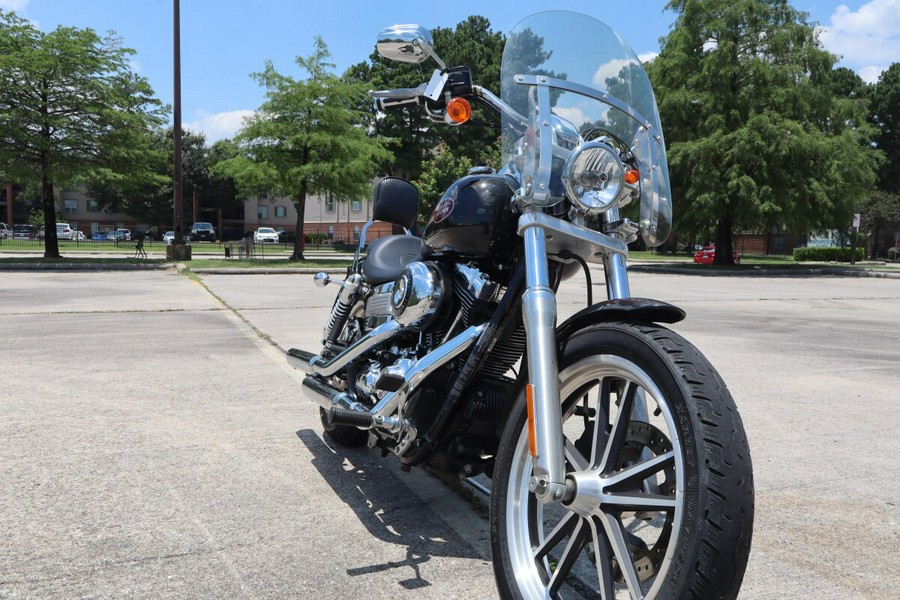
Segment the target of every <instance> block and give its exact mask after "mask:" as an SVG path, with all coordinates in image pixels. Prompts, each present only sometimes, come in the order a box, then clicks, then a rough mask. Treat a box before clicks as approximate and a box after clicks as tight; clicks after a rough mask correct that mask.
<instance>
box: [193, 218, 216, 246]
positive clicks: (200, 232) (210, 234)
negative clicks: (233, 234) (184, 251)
mask: <svg viewBox="0 0 900 600" xmlns="http://www.w3.org/2000/svg"><path fill="white" fill-rule="evenodd" d="M191 241H194V242H199V241H207V242H214V241H216V230H215V228H214V227H213V226H212V223H203V222H197V223H194V224H193V225H191Z"/></svg>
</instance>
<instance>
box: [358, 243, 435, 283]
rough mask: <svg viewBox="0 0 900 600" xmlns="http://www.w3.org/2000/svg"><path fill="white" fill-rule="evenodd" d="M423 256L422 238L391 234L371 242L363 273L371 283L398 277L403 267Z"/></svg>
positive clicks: (385, 281)
mask: <svg viewBox="0 0 900 600" xmlns="http://www.w3.org/2000/svg"><path fill="white" fill-rule="evenodd" d="M421 257H422V240H421V239H419V238H417V237H414V236H411V235H389V236H387V237H383V238H379V239H377V240H375V241H374V242H372V243H371V244H369V250H368V254H367V255H366V260H365V261H364V262H363V265H362V274H363V277H364V278H365V280H366V282H367V283H369V284H371V285H378V284H381V283H387V282H388V281H393V280H395V279H397V276H399V275H400V271H402V270H403V267H405V266H406V265H408V264H409V263H411V262H415V261H417V260H420V259H421Z"/></svg>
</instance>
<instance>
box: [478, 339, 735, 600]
mask: <svg viewBox="0 0 900 600" xmlns="http://www.w3.org/2000/svg"><path fill="white" fill-rule="evenodd" d="M558 363H559V372H560V398H561V401H562V411H563V432H564V435H565V441H566V451H565V455H566V470H567V477H568V479H569V480H570V481H572V482H573V483H574V484H575V486H576V489H577V491H576V493H575V495H574V497H573V498H571V499H570V500H569V501H568V502H567V503H566V504H565V505H558V504H557V505H544V504H541V503H540V502H539V501H538V500H537V499H536V498H535V497H534V495H533V494H531V493H530V492H529V490H528V484H529V479H530V477H531V471H532V458H531V455H530V453H529V451H528V433H527V430H526V416H527V415H526V414H525V413H526V410H525V401H524V398H520V399H519V401H518V402H517V404H516V407H515V408H514V409H513V411H512V414H511V415H510V418H509V420H508V421H507V424H506V427H505V429H504V433H503V436H502V439H501V442H500V447H499V449H498V453H497V461H496V465H495V468H494V480H493V491H492V496H491V533H492V535H491V543H492V546H491V550H492V555H493V564H494V574H495V577H496V579H497V585H498V589H499V591H500V595H501V597H503V598H522V599H532V598H570V597H577V598H602V599H604V600H612V599H618V598H646V599H653V600H662V599H681V598H685V599H688V598H690V599H697V600H707V599H712V598H734V597H736V596H737V593H738V591H739V589H740V584H741V580H742V579H743V575H744V569H745V567H746V564H747V558H748V555H749V552H750V539H751V531H752V524H753V478H752V470H751V463H750V453H749V449H748V445H747V439H746V435H745V434H744V430H743V426H742V424H741V419H740V416H739V415H738V413H737V410H736V408H735V405H734V401H733V400H732V398H731V395H730V394H729V392H728V390H727V388H726V387H725V384H724V383H723V382H722V380H721V378H720V377H719V375H718V373H717V372H716V371H715V369H714V368H713V367H712V365H710V364H709V362H708V361H707V360H706V358H705V357H704V356H703V355H702V354H701V353H700V352H699V351H698V350H697V349H696V348H694V347H693V346H691V345H690V344H689V343H688V342H687V341H685V340H684V339H683V338H681V337H680V336H678V335H677V334H675V333H673V332H671V331H669V330H667V329H665V328H663V327H660V326H657V325H652V324H635V323H605V324H602V325H597V326H593V327H591V328H588V329H585V330H582V331H579V332H578V333H576V334H575V335H573V336H572V337H571V338H570V339H569V340H567V341H566V343H565V346H564V348H563V349H562V351H561V352H560V354H559V357H558ZM644 407H646V410H644Z"/></svg>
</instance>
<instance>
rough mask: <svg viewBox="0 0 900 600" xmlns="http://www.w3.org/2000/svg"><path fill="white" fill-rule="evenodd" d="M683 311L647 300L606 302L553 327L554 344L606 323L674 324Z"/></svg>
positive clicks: (682, 314)
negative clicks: (577, 332)
mask: <svg viewBox="0 0 900 600" xmlns="http://www.w3.org/2000/svg"><path fill="white" fill-rule="evenodd" d="M684 317H685V312H684V311H683V310H682V309H680V308H678V307H677V306H673V305H672V304H668V303H667V302H662V301H660V300H652V299H650V298H626V299H622V300H606V301H604V302H600V303H597V304H594V305H592V306H589V307H587V308H585V309H583V310H580V311H578V312H577V313H575V314H574V315H572V316H571V317H569V318H568V319H566V320H565V322H564V323H563V324H562V325H560V326H558V327H557V328H556V340H557V343H561V342H562V341H563V340H567V339H569V337H571V336H572V334H574V333H575V332H576V331H578V330H580V329H584V328H585V327H589V326H591V325H595V324H597V323H604V322H607V321H644V322H650V323H677V322H678V321H681V320H682V319H684Z"/></svg>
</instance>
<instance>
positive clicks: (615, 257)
mask: <svg viewBox="0 0 900 600" xmlns="http://www.w3.org/2000/svg"><path fill="white" fill-rule="evenodd" d="M603 219H604V220H605V222H606V223H613V222H615V221H618V220H619V208H618V207H613V208H611V209H610V210H608V211H607V212H606V213H604V215H603ZM613 235H615V234H613ZM603 272H604V273H605V274H606V293H607V295H608V297H609V299H610V300H623V299H625V298H630V297H631V289H630V287H629V285H628V271H627V269H626V268H625V255H624V254H618V253H610V254H607V255H606V256H604V257H603ZM648 414H649V413H648V411H647V399H646V398H645V397H644V392H643V390H640V391H639V393H638V396H637V398H635V402H634V405H633V407H632V409H631V416H632V418H633V419H634V420H635V421H643V422H645V423H646V422H648V421H649V420H650V419H649V416H648ZM645 450H646V449H645ZM645 454H646V452H645Z"/></svg>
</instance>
